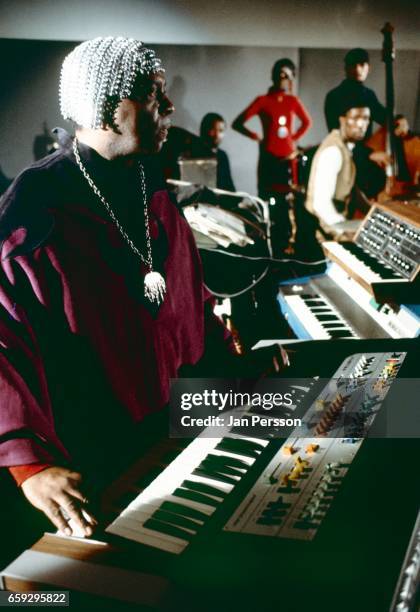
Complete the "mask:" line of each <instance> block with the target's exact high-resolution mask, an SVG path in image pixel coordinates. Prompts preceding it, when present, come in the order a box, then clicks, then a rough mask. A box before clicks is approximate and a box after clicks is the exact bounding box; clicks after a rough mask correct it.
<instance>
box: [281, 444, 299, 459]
mask: <svg viewBox="0 0 420 612" xmlns="http://www.w3.org/2000/svg"><path fill="white" fill-rule="evenodd" d="M295 452H296V449H295V448H294V446H293V444H289V445H287V446H284V447H283V449H282V453H283V455H287V456H289V457H290V456H291V455H293V453H295Z"/></svg>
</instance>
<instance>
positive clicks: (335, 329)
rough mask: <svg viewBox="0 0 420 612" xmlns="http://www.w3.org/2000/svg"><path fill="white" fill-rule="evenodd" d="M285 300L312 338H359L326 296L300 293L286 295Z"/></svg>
mask: <svg viewBox="0 0 420 612" xmlns="http://www.w3.org/2000/svg"><path fill="white" fill-rule="evenodd" d="M283 299H284V301H285V302H286V303H287V306H288V307H289V308H290V310H291V311H292V312H293V314H294V316H295V317H296V318H297V319H298V320H299V322H300V324H301V325H302V326H303V327H304V328H305V330H306V331H307V333H308V334H309V336H310V338H312V339H314V340H324V339H325V340H328V339H331V338H359V336H358V335H357V334H356V332H355V331H354V329H353V328H352V327H351V325H350V324H349V323H347V322H346V321H345V320H344V319H343V317H342V316H341V314H340V313H339V312H338V310H337V309H336V308H334V306H333V305H332V304H331V303H330V302H329V301H328V300H327V298H325V297H324V296H321V295H320V294H317V293H303V294H302V293H300V294H295V295H293V294H289V295H284V297H283Z"/></svg>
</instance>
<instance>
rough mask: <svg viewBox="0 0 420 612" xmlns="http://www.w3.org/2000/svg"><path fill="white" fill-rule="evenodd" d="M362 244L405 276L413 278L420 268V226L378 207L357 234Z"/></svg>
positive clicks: (365, 248)
mask: <svg viewBox="0 0 420 612" xmlns="http://www.w3.org/2000/svg"><path fill="white" fill-rule="evenodd" d="M356 244H358V245H359V246H360V247H361V248H363V249H364V250H365V251H368V252H369V253H370V254H371V255H373V256H374V257H375V258H376V259H379V260H380V261H381V262H382V263H383V264H385V265H388V266H390V267H391V268H392V269H393V270H394V271H395V272H397V273H398V274H400V275H401V276H402V277H403V278H406V279H409V280H413V279H414V277H415V276H416V274H417V272H418V270H419V267H420V229H419V228H417V227H416V226H415V225H412V224H410V223H408V222H407V221H403V220H401V218H400V217H397V216H394V215H393V214H392V213H390V212H385V211H384V210H382V209H380V208H377V207H375V208H374V209H373V211H372V212H371V213H370V215H369V216H368V217H367V218H366V219H365V221H364V223H363V225H362V226H361V228H360V231H359V233H358V235H357V237H356Z"/></svg>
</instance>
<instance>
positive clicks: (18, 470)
mask: <svg viewBox="0 0 420 612" xmlns="http://www.w3.org/2000/svg"><path fill="white" fill-rule="evenodd" d="M49 467H51V465H50V464H49V463H30V464H29V465H16V466H13V467H9V472H10V473H11V475H12V476H13V478H14V479H15V480H16V483H17V484H18V486H19V487H20V486H21V484H22V483H23V482H25V480H27V479H28V478H30V477H31V476H34V475H35V474H37V473H38V472H42V470H46V469H47V468H49Z"/></svg>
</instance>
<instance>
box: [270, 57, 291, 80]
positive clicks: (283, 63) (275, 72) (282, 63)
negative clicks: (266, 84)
mask: <svg viewBox="0 0 420 612" xmlns="http://www.w3.org/2000/svg"><path fill="white" fill-rule="evenodd" d="M282 68H289V69H290V70H291V71H292V74H293V76H295V75H296V66H295V64H294V62H292V60H291V59H289V58H288V57H282V58H281V59H279V60H277V62H276V63H275V64H274V66H273V68H272V69H271V78H272V80H273V83H276V82H277V81H278V80H279V76H280V72H281V69H282Z"/></svg>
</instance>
